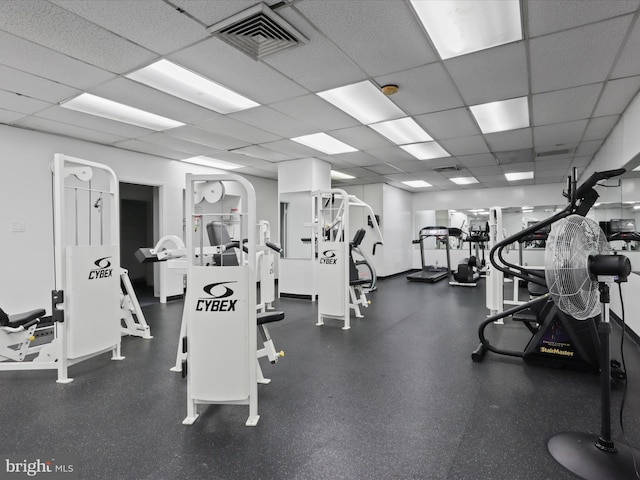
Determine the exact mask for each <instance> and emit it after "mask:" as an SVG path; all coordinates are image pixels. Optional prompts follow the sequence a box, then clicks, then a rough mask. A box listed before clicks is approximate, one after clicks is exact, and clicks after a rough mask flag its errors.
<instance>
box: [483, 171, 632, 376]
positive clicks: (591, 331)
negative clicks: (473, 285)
mask: <svg viewBox="0 0 640 480" xmlns="http://www.w3.org/2000/svg"><path fill="white" fill-rule="evenodd" d="M624 172H625V169H623V168H621V169H616V170H607V171H604V172H594V173H593V174H592V175H591V176H590V177H589V178H588V179H587V180H586V181H585V182H584V183H583V184H582V185H580V186H579V187H578V186H577V181H576V169H575V168H574V170H573V176H572V177H568V178H567V191H566V192H563V195H564V196H565V197H567V198H568V199H569V205H567V207H566V208H565V209H564V210H562V211H561V212H558V213H556V214H555V215H553V216H551V217H549V218H547V219H545V220H542V221H540V222H537V223H536V224H534V225H531V226H529V227H527V228H525V229H524V230H522V231H520V232H518V233H516V234H515V235H511V236H510V237H508V238H506V239H504V240H502V241H500V242H498V243H497V244H496V245H495V246H494V247H493V248H492V249H491V252H490V253H489V260H490V262H491V265H492V266H493V267H494V268H496V269H497V270H499V271H501V272H503V273H505V274H507V275H512V276H514V277H518V278H520V279H521V280H524V281H525V282H528V286H529V291H530V293H531V294H532V296H534V298H533V299H532V300H530V301H528V302H526V303H523V304H522V305H518V306H516V307H513V308H510V309H508V310H505V311H503V312H500V313H498V314H496V315H492V316H490V317H488V318H487V319H486V320H484V321H483V322H482V323H481V324H480V326H479V328H478V336H479V338H480V345H478V347H477V348H476V349H475V350H474V351H473V353H472V354H471V358H472V360H473V361H474V362H481V361H482V360H483V359H484V357H485V356H486V353H487V351H490V352H493V353H497V354H499V355H507V356H511V357H519V358H522V359H523V360H524V361H525V362H527V363H531V364H536V365H545V366H554V367H561V368H577V369H591V370H595V371H597V370H598V369H599V368H600V365H599V359H598V352H599V350H600V342H599V339H598V333H597V328H596V321H595V319H590V320H588V321H586V322H582V323H583V324H586V326H583V327H577V325H576V320H575V319H573V318H571V317H569V316H567V315H565V314H563V313H562V312H560V311H558V309H557V307H556V305H555V304H554V303H553V301H552V300H551V297H550V296H549V293H548V291H547V285H546V281H545V272H544V271H541V270H535V269H531V268H527V267H525V266H523V265H515V264H513V263H510V262H508V261H507V260H506V259H505V257H504V255H503V253H504V250H505V249H506V248H507V247H508V246H509V245H511V244H513V243H515V242H519V241H522V239H524V238H526V237H528V236H530V235H532V234H533V233H534V232H536V231H538V230H541V229H544V228H546V227H547V226H549V225H551V224H552V223H554V222H557V221H558V220H560V219H562V218H565V217H568V216H569V215H572V214H576V215H580V216H583V217H584V216H586V214H587V213H588V212H589V210H590V209H591V207H592V206H593V205H594V204H595V202H596V200H597V199H598V197H599V195H598V193H597V192H596V191H595V190H594V187H595V186H596V185H597V183H598V182H599V181H601V180H606V179H608V178H612V177H616V176H618V175H622V174H623V173H624ZM496 257H497V258H496ZM508 316H513V320H514V321H520V322H522V323H523V324H524V325H525V326H526V327H527V328H528V329H529V331H530V332H531V333H532V335H533V336H532V338H531V339H530V341H529V344H528V345H527V346H526V347H525V349H524V350H523V351H514V350H506V349H502V348H498V347H496V346H495V345H492V344H491V343H490V341H489V340H488V339H487V337H486V335H485V329H486V328H487V326H488V325H490V324H492V323H493V322H495V321H497V320H501V319H503V318H505V317H508ZM560 338H561V339H562V340H561V341H558V339H560ZM615 375H617V376H618V377H622V376H623V375H624V374H623V373H618V374H616V373H615V372H614V376H615Z"/></svg>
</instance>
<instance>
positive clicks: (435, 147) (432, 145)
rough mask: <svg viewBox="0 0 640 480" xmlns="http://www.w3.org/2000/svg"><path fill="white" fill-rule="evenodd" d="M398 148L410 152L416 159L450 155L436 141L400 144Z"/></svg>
mask: <svg viewBox="0 0 640 480" xmlns="http://www.w3.org/2000/svg"><path fill="white" fill-rule="evenodd" d="M400 148H401V149H403V150H404V151H406V152H407V153H410V154H411V155H413V156H414V157H416V158H417V159H418V160H431V159H432V158H442V157H450V156H451V155H449V154H448V153H447V151H446V150H445V149H444V148H442V147H441V146H440V145H439V144H438V143H437V142H426V143H413V144H411V145H400Z"/></svg>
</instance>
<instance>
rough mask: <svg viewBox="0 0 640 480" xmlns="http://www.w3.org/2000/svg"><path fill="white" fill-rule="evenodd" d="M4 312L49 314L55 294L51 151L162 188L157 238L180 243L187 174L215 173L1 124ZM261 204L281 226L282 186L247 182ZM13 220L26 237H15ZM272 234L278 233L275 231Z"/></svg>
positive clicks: (262, 214)
mask: <svg viewBox="0 0 640 480" xmlns="http://www.w3.org/2000/svg"><path fill="white" fill-rule="evenodd" d="M0 144H1V145H2V147H3V157H2V159H1V160H0V205H1V207H0V247H1V248H2V251H3V252H4V255H3V260H2V275H0V306H1V307H2V308H3V309H4V310H6V311H7V312H9V313H12V312H18V311H22V310H29V309H33V308H40V307H43V308H46V309H47V311H48V312H49V311H50V292H51V290H52V289H53V288H54V272H53V234H52V232H53V221H52V212H51V208H52V207H51V202H52V200H51V171H50V169H49V164H50V163H51V161H52V160H53V155H54V153H64V154H65V155H70V156H74V157H78V158H82V159H85V160H91V161H94V162H98V163H103V164H106V165H109V166H110V167H111V168H113V169H114V171H115V172H116V175H117V176H118V179H119V180H120V181H124V182H129V183H138V184H143V185H155V186H159V187H160V190H161V194H160V196H161V204H160V215H159V220H160V235H167V234H174V235H178V236H180V237H182V217H183V212H182V190H183V188H184V176H185V174H186V173H187V172H192V173H211V172H216V170H215V169H210V168H206V167H200V166H197V165H190V164H186V163H182V162H178V161H175V160H169V159H165V158H161V157H156V156H152V155H146V154H142V153H136V152H130V151H127V150H121V149H117V148H113V147H107V146H103V145H97V144H93V143H89V142H84V141H80V140H75V139H70V138H66V137H61V136H57V135H49V134H44V133H38V132H33V131H29V130H24V129H19V128H14V127H8V126H4V125H0ZM247 178H249V180H250V181H251V182H252V183H253V185H254V187H255V189H256V194H257V197H258V198H259V199H260V201H259V202H258V207H257V216H258V218H262V219H265V220H269V222H271V225H272V226H273V225H277V218H278V217H277V205H278V200H277V183H276V182H275V181H273V180H268V179H263V178H256V177H247ZM16 222H23V223H24V225H25V231H24V232H21V233H14V232H12V226H13V224H14V223H16ZM274 233H277V232H276V231H274Z"/></svg>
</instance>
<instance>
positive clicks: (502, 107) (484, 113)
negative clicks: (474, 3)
mask: <svg viewBox="0 0 640 480" xmlns="http://www.w3.org/2000/svg"><path fill="white" fill-rule="evenodd" d="M479 3H482V2H479ZM469 108H471V113H473V116H474V117H475V118H476V121H477V122H478V125H479V126H480V130H482V133H494V132H504V131H506V130H516V129H518V128H525V127H528V126H529V102H528V101H527V97H520V98H512V99H511V100H501V101H499V102H491V103H483V104H481V105H473V106H471V107H469Z"/></svg>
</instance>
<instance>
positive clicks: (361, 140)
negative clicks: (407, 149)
mask: <svg viewBox="0 0 640 480" xmlns="http://www.w3.org/2000/svg"><path fill="white" fill-rule="evenodd" d="M331 136H332V137H335V138H337V139H338V140H341V141H343V142H344V143H346V144H348V145H351V146H352V147H353V148H357V149H358V150H364V149H366V148H369V149H371V148H385V147H390V146H391V145H393V144H392V143H391V142H390V141H389V140H388V139H387V138H386V137H384V136H382V135H380V134H379V133H378V132H376V131H375V130H373V129H371V128H369V127H365V126H364V125H361V126H359V127H350V128H343V129H342V130H333V131H332V132H331Z"/></svg>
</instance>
